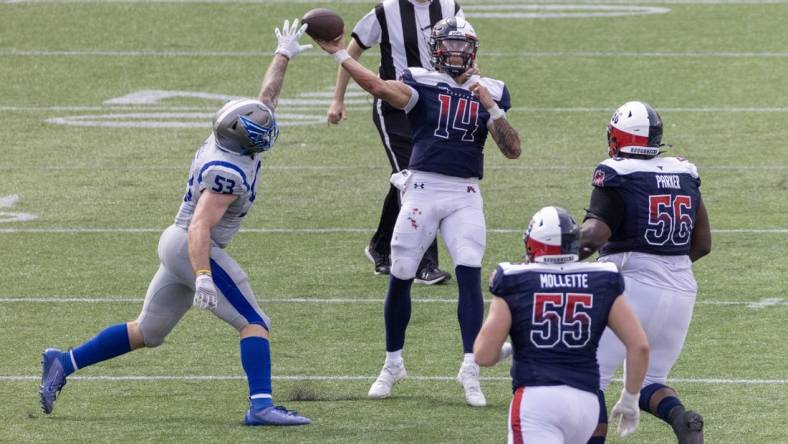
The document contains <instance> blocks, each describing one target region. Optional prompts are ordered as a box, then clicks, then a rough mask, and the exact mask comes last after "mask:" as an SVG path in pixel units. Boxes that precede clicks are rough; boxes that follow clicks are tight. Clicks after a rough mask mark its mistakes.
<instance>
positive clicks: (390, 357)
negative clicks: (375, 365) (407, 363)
mask: <svg viewBox="0 0 788 444" xmlns="http://www.w3.org/2000/svg"><path fill="white" fill-rule="evenodd" d="M388 364H392V365H394V366H397V367H399V366H401V365H402V349H399V350H397V351H393V352H389V351H387V352H386V365H388Z"/></svg>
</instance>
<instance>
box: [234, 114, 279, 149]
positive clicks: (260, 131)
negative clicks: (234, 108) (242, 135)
mask: <svg viewBox="0 0 788 444" xmlns="http://www.w3.org/2000/svg"><path fill="white" fill-rule="evenodd" d="M238 119H239V120H240V121H241V124H242V125H243V127H244V131H246V134H247V135H248V136H249V140H250V141H251V142H252V144H253V145H254V146H256V147H260V148H265V147H268V146H269V145H270V144H271V137H270V134H271V130H270V129H268V128H266V127H264V126H262V125H258V124H257V123H255V122H254V121H252V120H250V119H248V118H246V117H244V116H238Z"/></svg>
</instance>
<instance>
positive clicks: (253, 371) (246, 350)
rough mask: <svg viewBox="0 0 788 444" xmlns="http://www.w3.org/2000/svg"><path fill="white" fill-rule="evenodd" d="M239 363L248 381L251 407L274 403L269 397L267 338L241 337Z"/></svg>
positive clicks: (269, 364)
mask: <svg viewBox="0 0 788 444" xmlns="http://www.w3.org/2000/svg"><path fill="white" fill-rule="evenodd" d="M241 365H242V366H243V368H244V371H245V372H246V379H247V380H248V381H249V404H251V406H252V409H254V410H258V409H263V408H266V407H270V406H272V405H274V401H273V399H272V398H271V393H272V389H271V349H270V347H269V344H268V339H265V338H261V337H259V336H249V337H246V338H243V339H241Z"/></svg>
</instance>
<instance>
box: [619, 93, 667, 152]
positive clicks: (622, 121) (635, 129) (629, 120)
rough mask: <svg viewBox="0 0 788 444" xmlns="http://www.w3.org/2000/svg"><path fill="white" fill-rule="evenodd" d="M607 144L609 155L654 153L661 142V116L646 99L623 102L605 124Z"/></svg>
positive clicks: (657, 150)
mask: <svg viewBox="0 0 788 444" xmlns="http://www.w3.org/2000/svg"><path fill="white" fill-rule="evenodd" d="M607 145H608V147H609V148H610V149H609V151H608V154H609V155H610V157H620V156H622V155H625V156H626V155H634V156H642V157H654V156H656V155H657V154H659V149H660V146H662V118H661V117H660V116H659V113H657V111H656V110H654V108H652V107H651V105H649V104H648V103H645V102H627V103H625V104H623V105H621V107H619V108H618V109H617V110H616V112H615V113H613V117H612V118H611V119H610V123H609V124H608V125H607Z"/></svg>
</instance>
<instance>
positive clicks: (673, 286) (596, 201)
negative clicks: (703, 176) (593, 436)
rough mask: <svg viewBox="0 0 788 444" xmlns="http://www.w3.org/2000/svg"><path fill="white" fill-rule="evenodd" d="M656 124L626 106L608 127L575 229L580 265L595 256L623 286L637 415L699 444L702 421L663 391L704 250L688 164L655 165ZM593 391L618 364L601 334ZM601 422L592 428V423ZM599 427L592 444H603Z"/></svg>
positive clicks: (694, 175) (701, 215)
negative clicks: (644, 349)
mask: <svg viewBox="0 0 788 444" xmlns="http://www.w3.org/2000/svg"><path fill="white" fill-rule="evenodd" d="M662 146H663V145H662V118H661V117H660V115H659V114H658V113H657V112H656V110H654V108H652V107H651V106H650V105H649V104H647V103H644V102H628V103H625V104H624V105H622V106H621V107H620V108H618V109H617V110H616V112H615V113H614V114H613V117H612V118H611V120H610V123H609V124H608V155H609V156H610V159H607V160H605V161H603V162H602V163H600V164H599V165H598V166H597V167H596V170H595V171H594V175H593V178H592V185H593V191H592V192H591V199H590V203H589V206H588V210H587V212H586V217H585V220H584V221H583V224H582V227H581V254H580V255H581V258H585V257H588V256H590V255H591V254H592V253H593V252H595V251H597V250H599V262H606V263H614V264H616V266H618V267H619V270H621V273H622V274H623V275H624V279H625V281H626V286H627V291H626V292H625V297H626V298H627V299H628V301H629V303H630V304H631V305H632V307H633V309H634V310H635V313H637V315H638V317H639V319H640V322H641V323H642V324H643V328H644V329H645V331H646V334H647V336H648V339H649V344H650V346H651V355H650V359H649V368H648V372H647V374H646V380H645V383H644V387H643V389H642V390H641V394H640V408H641V409H643V410H644V411H647V412H650V413H652V414H653V415H655V416H657V417H659V418H661V419H663V420H664V421H665V422H667V423H668V424H670V425H671V426H672V428H673V431H674V433H675V434H676V436H677V438H678V441H679V443H682V444H691V443H700V442H703V418H702V417H701V416H700V415H699V414H697V413H695V412H693V411H690V410H686V409H685V408H684V406H683V405H682V403H681V402H680V401H679V399H678V397H677V395H676V392H675V391H674V390H673V389H672V388H670V387H668V386H666V385H665V384H666V382H667V377H668V373H669V372H670V369H671V368H672V367H673V364H674V363H675V362H676V360H677V359H678V357H679V354H680V353H681V349H682V347H683V345H684V340H685V338H686V336H687V330H688V329H689V324H690V320H691V319H692V310H693V307H694V304H695V295H696V293H697V283H696V281H695V277H694V276H693V273H692V262H694V261H696V260H698V259H699V258H701V257H703V256H704V255H706V254H708V253H709V251H710V250H711V230H710V226H709V218H708V214H707V212H706V208H705V206H704V204H703V199H702V198H701V193H700V183H701V181H700V176H699V175H698V170H697V168H696V167H695V165H693V164H692V163H691V162H689V161H688V160H686V159H683V158H679V157H662V156H661V155H660V152H661V147H662ZM598 360H599V369H600V376H601V385H600V387H601V389H602V390H604V389H605V388H606V387H607V385H608V383H609V382H610V379H611V378H612V375H613V372H614V371H615V369H616V368H617V367H618V366H619V365H620V364H621V362H622V361H623V360H624V353H623V348H622V345H621V343H620V342H619V341H618V340H617V339H616V338H615V337H614V336H613V335H611V334H610V333H605V334H604V335H603V336H602V340H601V341H600V344H599V352H598ZM600 423H601V421H600ZM604 429H605V428H604V427H600V433H599V434H598V435H597V438H598V439H600V441H597V442H603V441H602V440H603V439H604V434H603V431H604Z"/></svg>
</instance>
